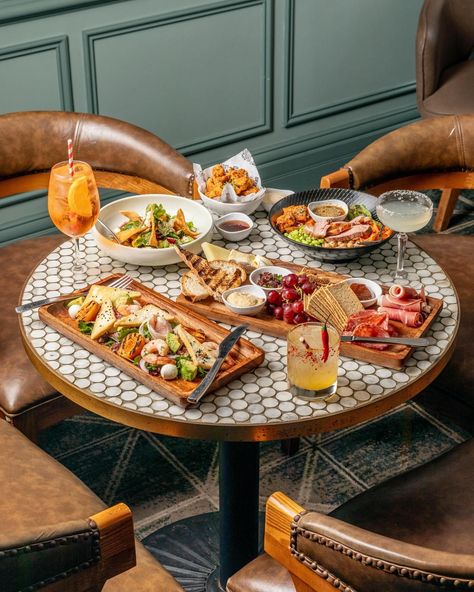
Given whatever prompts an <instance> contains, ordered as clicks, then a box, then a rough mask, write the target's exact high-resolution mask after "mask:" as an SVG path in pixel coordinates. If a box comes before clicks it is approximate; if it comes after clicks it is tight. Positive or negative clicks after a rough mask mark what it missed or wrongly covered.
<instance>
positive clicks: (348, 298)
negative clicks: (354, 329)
mask: <svg viewBox="0 0 474 592" xmlns="http://www.w3.org/2000/svg"><path fill="white" fill-rule="evenodd" d="M328 291H329V292H330V293H331V294H332V296H333V297H334V298H335V299H336V300H337V302H338V304H339V306H340V307H341V308H342V310H343V311H344V314H345V315H346V316H347V317H348V318H349V317H350V316H351V315H352V314H354V313H356V312H360V311H361V310H363V309H364V307H363V306H362V304H361V303H360V300H359V299H358V298H357V296H356V295H355V293H354V292H353V290H351V288H350V287H349V284H347V283H346V282H338V283H337V284H332V285H331V286H328Z"/></svg>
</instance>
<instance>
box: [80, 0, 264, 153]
mask: <svg viewBox="0 0 474 592" xmlns="http://www.w3.org/2000/svg"><path fill="white" fill-rule="evenodd" d="M210 35H212V38H211V37H210ZM186 41H187V44H186ZM83 43H84V52H85V62H86V77H87V82H88V84H89V87H88V107H89V110H90V111H91V112H92V113H101V114H104V115H105V114H106V115H111V116H113V117H118V118H122V119H126V120H127V121H131V122H133V123H136V124H137V125H142V126H143V127H147V129H149V130H150V131H153V132H154V133H156V134H157V135H160V136H161V137H164V138H166V139H167V141H168V142H170V143H171V144H172V145H173V146H174V147H176V148H177V149H178V150H180V151H181V152H183V153H185V154H189V153H193V152H198V151H202V150H207V149H210V148H214V147H216V146H221V145H224V144H228V143H231V142H236V141H238V140H242V139H244V138H248V137H255V136H258V135H260V134H264V133H267V132H270V131H272V104H273V97H272V90H273V81H272V79H273V72H272V63H273V57H272V54H273V2H272V0H239V1H227V2H218V3H215V4H211V5H206V6H201V7H196V8H192V9H185V10H180V11H176V12H169V13H166V14H160V15H157V16H154V17H148V18H145V19H140V20H134V21H127V22H123V23H120V24H114V25H111V26H105V27H100V28H96V29H93V30H88V31H84V33H83ZM190 49H192V51H190ZM114 57H115V62H116V67H114V65H113V61H114ZM250 65H251V67H250ZM125 86H127V87H128V88H125ZM130 86H132V87H134V88H136V89H137V90H138V89H139V92H137V93H136V95H134V93H133V92H131V91H130ZM121 88H122V94H123V93H124V92H126V93H127V95H128V97H127V100H122V97H121V96H120V94H121V93H120V89H121ZM170 112H173V115H174V120H172V121H169V117H168V115H169V113H170Z"/></svg>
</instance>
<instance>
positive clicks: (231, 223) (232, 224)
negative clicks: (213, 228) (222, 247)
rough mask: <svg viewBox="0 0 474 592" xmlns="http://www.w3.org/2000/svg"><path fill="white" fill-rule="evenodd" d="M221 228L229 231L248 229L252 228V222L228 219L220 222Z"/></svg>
mask: <svg viewBox="0 0 474 592" xmlns="http://www.w3.org/2000/svg"><path fill="white" fill-rule="evenodd" d="M219 228H222V230H226V231H227V232H238V231H239V230H247V228H250V224H247V222H244V221H243V220H226V221H225V222H222V223H221V224H219Z"/></svg>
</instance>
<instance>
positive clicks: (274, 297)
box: [267, 290, 281, 306]
mask: <svg viewBox="0 0 474 592" xmlns="http://www.w3.org/2000/svg"><path fill="white" fill-rule="evenodd" d="M267 302H268V304H274V305H275V306H281V295H280V293H279V292H277V291H276V290H271V291H270V292H268V296H267Z"/></svg>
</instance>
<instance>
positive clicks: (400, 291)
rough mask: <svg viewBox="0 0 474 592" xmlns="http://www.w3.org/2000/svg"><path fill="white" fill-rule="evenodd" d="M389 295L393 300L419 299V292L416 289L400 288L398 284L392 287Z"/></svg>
mask: <svg viewBox="0 0 474 592" xmlns="http://www.w3.org/2000/svg"><path fill="white" fill-rule="evenodd" d="M388 293H389V295H390V296H392V297H393V298H400V299H402V300H407V299H409V298H411V299H416V300H418V298H419V296H418V292H417V291H416V290H415V288H410V287H409V286H400V285H398V284H395V285H394V286H391V288H390V290H389V291H388Z"/></svg>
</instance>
